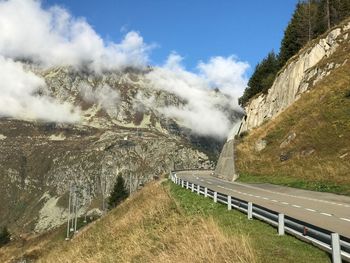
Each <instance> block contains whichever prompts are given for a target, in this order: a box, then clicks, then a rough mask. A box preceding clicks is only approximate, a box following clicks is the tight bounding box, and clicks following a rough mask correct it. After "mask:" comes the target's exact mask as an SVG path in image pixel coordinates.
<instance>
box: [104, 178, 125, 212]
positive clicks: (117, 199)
mask: <svg viewBox="0 0 350 263" xmlns="http://www.w3.org/2000/svg"><path fill="white" fill-rule="evenodd" d="M128 196H129V192H128V191H127V190H126V187H125V181H124V178H123V177H122V176H121V175H118V177H117V180H116V182H115V184H114V187H113V190H112V193H111V196H110V197H109V200H108V205H109V207H110V208H114V207H116V206H117V205H119V204H120V203H121V202H122V201H123V200H124V199H126V198H127V197H128Z"/></svg>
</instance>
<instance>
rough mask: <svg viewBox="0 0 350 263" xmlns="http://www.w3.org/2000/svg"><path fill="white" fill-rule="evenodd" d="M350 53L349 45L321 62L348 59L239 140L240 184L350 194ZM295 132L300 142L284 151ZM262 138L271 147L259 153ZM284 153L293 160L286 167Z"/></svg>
mask: <svg viewBox="0 0 350 263" xmlns="http://www.w3.org/2000/svg"><path fill="white" fill-rule="evenodd" d="M349 53H350V48H349V45H347V46H342V47H341V48H339V49H338V51H337V52H336V53H334V54H333V55H332V56H331V57H329V58H328V59H326V60H324V61H322V62H321V63H322V64H323V65H325V64H326V63H328V62H335V63H342V62H343V61H344V60H345V59H346V58H347V59H348V61H347V63H345V65H343V66H340V67H339V68H338V69H336V70H334V71H332V73H331V74H330V75H329V76H327V77H325V78H324V79H323V80H322V81H320V82H319V83H317V84H316V85H315V86H314V87H313V88H312V89H311V91H310V92H308V93H305V94H303V95H302V97H301V98H300V99H299V100H298V101H297V102H295V103H294V104H293V105H292V106H290V107H289V108H288V109H287V110H285V112H283V113H282V114H280V115H279V116H278V117H277V118H276V119H274V120H272V121H269V122H267V123H265V124H263V125H262V126H261V127H259V128H257V129H254V130H253V131H251V132H250V133H249V134H248V135H247V136H246V137H244V138H243V139H240V141H239V142H238V145H237V154H236V156H237V169H238V172H239V174H240V175H241V177H240V180H241V181H245V182H269V183H275V184H283V185H288V186H293V187H299V188H306V189H311V190H317V191H328V192H335V193H339V194H346V195H350V175H349V171H350V74H349V72H350V62H349V58H350V55H349ZM318 66H322V65H318ZM292 132H295V133H296V138H295V139H294V140H293V141H291V142H290V143H289V144H288V145H287V146H286V147H285V148H281V147H280V145H281V143H282V142H283V141H285V140H286V138H287V137H288V134H290V133H292ZM260 139H263V140H266V141H267V147H266V148H265V149H264V150H262V151H261V152H257V151H256V150H255V149H254V148H255V147H254V145H255V143H256V142H257V141H258V140H260ZM311 150H312V151H314V152H313V153H311V154H310V155H307V154H306V155H305V153H306V152H309V153H310V152H311ZM282 153H287V154H288V155H289V156H290V159H289V160H287V161H284V162H281V161H280V158H279V157H280V155H281V154H282Z"/></svg>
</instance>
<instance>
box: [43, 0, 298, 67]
mask: <svg viewBox="0 0 350 263" xmlns="http://www.w3.org/2000/svg"><path fill="white" fill-rule="evenodd" d="M296 2H297V0H264V1H261V0H244V1H238V0H216V1H214V0H176V1H170V0H84V1H83V0H74V1H72V0H43V3H44V4H45V5H46V6H51V5H53V4H58V5H60V6H63V7H65V8H66V9H68V10H69V11H70V12H71V13H72V14H73V15H74V16H79V17H85V18H86V20H87V21H88V23H89V24H91V25H92V26H93V27H94V29H95V30H96V31H97V32H98V33H99V34H100V35H101V36H102V37H103V38H105V39H107V40H113V41H120V40H121V39H122V37H123V35H124V34H125V33H126V31H130V30H135V31H138V32H140V34H141V35H142V36H143V38H144V40H145V42H146V43H156V44H157V45H158V47H157V48H156V49H154V50H153V51H152V54H151V62H152V64H162V63H163V62H164V61H165V59H166V58H167V56H168V55H169V53H170V52H172V51H176V52H177V53H179V54H180V55H181V56H183V57H184V58H185V60H184V62H183V63H184V64H185V65H186V66H187V68H189V69H193V68H194V67H195V66H196V65H197V63H198V61H200V60H203V61H207V60H208V59H209V58H210V57H213V56H229V55H236V56H237V57H238V58H239V59H240V60H242V61H247V62H248V63H249V64H250V65H251V70H249V72H248V73H249V74H251V71H252V68H254V66H255V65H256V63H257V62H259V61H260V60H261V59H262V58H263V57H264V56H265V55H266V54H267V53H268V52H269V51H270V50H272V49H274V50H275V51H278V50H279V46H280V41H281V38H282V36H283V31H284V29H285V27H286V25H287V23H288V21H289V19H290V17H291V14H292V12H293V10H294V7H295V5H296ZM123 31H125V32H123Z"/></svg>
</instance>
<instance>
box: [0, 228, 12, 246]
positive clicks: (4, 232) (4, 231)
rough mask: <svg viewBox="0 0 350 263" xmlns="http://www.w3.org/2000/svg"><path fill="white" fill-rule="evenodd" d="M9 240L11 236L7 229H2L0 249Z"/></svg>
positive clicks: (0, 232)
mask: <svg viewBox="0 0 350 263" xmlns="http://www.w3.org/2000/svg"><path fill="white" fill-rule="evenodd" d="M10 240H11V234H10V232H9V231H8V229H7V227H3V228H2V229H1V231H0V247H2V246H4V245H6V244H7V243H9V242H10Z"/></svg>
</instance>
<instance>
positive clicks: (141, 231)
mask: <svg viewBox="0 0 350 263" xmlns="http://www.w3.org/2000/svg"><path fill="white" fill-rule="evenodd" d="M14 258H16V259H27V260H28V259H30V260H33V262H55V263H56V262H78V263H79V262H249V263H251V262H253V263H254V262H281V263H282V262H318V263H319V262H329V257H328V255H327V254H326V253H324V252H322V251H320V250H318V249H316V248H314V247H312V246H311V245H307V244H305V243H303V242H301V241H299V240H297V239H295V238H293V237H290V236H287V235H286V236H278V235H276V230H275V229H274V228H272V227H270V226H268V225H266V224H265V223H262V222H259V221H257V220H251V221H248V220H247V218H246V215H244V214H242V213H240V212H238V211H228V210H227V209H226V207H225V206H223V205H220V204H215V203H213V202H212V200H209V199H206V198H204V197H200V196H198V195H196V194H194V193H191V192H190V191H188V190H185V189H182V188H181V187H179V186H177V185H174V184H172V183H170V182H166V183H163V184H160V183H152V184H150V185H148V186H146V187H145V188H144V189H143V190H141V191H140V192H138V193H135V194H134V195H133V196H132V197H131V198H129V199H127V200H126V201H125V202H124V203H122V204H121V205H120V206H119V207H117V208H116V209H114V210H112V211H111V212H110V213H108V214H107V215H106V216H105V217H103V218H102V219H100V220H99V221H97V222H95V223H92V224H90V225H89V226H87V227H85V228H83V229H82V230H81V231H80V232H79V234H78V235H77V236H76V237H75V238H74V239H73V240H72V241H69V242H67V241H64V226H63V227H62V228H61V229H58V230H56V231H55V232H51V233H47V234H45V235H43V236H40V237H37V238H34V239H32V240H28V241H26V242H19V241H18V242H12V244H10V245H8V246H6V247H4V248H2V249H0V261H1V262H10V261H11V260H13V259H14Z"/></svg>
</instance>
